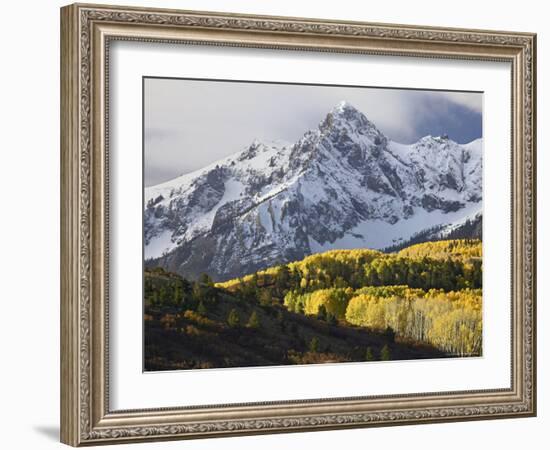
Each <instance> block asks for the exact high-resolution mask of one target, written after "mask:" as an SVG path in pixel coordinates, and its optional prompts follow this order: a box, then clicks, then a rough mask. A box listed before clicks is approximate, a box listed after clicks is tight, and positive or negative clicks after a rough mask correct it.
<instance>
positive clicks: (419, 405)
mask: <svg viewBox="0 0 550 450" xmlns="http://www.w3.org/2000/svg"><path fill="white" fill-rule="evenodd" d="M61 44H62V46H61V59H62V64H61V69H62V70H61V90H62V98H61V107H62V108H61V110H62V117H61V119H62V120H61V127H62V129H61V138H62V139H61V164H62V166H61V169H62V170H61V171H62V175H61V176H62V192H61V197H62V198H61V204H62V211H61V224H62V231H61V232H62V248H61V256H62V258H61V262H62V271H61V273H62V279H61V293H62V298H61V311H62V320H61V322H62V324H61V326H62V329H61V355H62V361H61V366H62V374H61V402H62V408H61V409H62V412H61V440H62V442H64V443H66V444H70V445H73V446H79V445H90V444H108V443H122V442H134V441H135V442H137V441H144V440H160V439H185V438H200V437H215V436H229V435H239V434H240V435H243V434H259V433H275V432H296V431H313V430H326V429H336V428H346V427H347V428H351V427H367V426H382V425H399V424H420V423H427V422H441V421H458V420H474V419H494V418H504V417H528V416H533V415H535V414H536V380H535V375H536V367H535V364H536V352H535V322H536V318H535V298H536V295H535V276H536V273H535V259H536V258H535V243H536V241H535V237H536V215H535V178H536V177H535V146H536V129H535V126H536V122H535V87H536V74H535V68H536V60H535V57H536V36H535V35H534V34H530V33H516V32H514V33H511V32H503V31H485V30H465V29H443V28H431V27H421V26H405V25H385V24H372V23H359V22H346V23H343V22H335V21H327V20H315V19H297V18H284V17H263V16H262V17H259V16H248V15H239V14H227V13H223V14H222V13H209V12H208V13H207V12H195V11H174V10H161V9H160V10H159V9H143V8H130V7H111V6H95V5H81V4H78V5H71V6H67V7H64V8H62V9H61Z"/></svg>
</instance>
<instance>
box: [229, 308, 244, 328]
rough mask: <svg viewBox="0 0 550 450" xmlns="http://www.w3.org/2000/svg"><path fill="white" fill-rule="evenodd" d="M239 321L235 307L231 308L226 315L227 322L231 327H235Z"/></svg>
mask: <svg viewBox="0 0 550 450" xmlns="http://www.w3.org/2000/svg"><path fill="white" fill-rule="evenodd" d="M240 321H241V320H240V318H239V314H238V313H237V310H236V309H232V310H231V311H229V315H228V316H227V324H228V325H229V326H230V327H231V328H237V327H238V326H239V323H240Z"/></svg>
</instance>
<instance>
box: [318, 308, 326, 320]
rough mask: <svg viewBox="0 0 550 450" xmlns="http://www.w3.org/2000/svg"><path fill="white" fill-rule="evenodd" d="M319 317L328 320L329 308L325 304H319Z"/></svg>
mask: <svg viewBox="0 0 550 450" xmlns="http://www.w3.org/2000/svg"><path fill="white" fill-rule="evenodd" d="M317 319H318V320H327V308H326V307H325V305H321V306H319V309H318V311H317Z"/></svg>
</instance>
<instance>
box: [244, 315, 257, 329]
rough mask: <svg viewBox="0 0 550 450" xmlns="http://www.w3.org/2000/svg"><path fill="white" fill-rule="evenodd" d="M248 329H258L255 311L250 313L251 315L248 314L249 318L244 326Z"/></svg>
mask: <svg viewBox="0 0 550 450" xmlns="http://www.w3.org/2000/svg"><path fill="white" fill-rule="evenodd" d="M246 326H247V327H248V328H259V327H260V319H259V317H258V314H256V311H252V314H250V318H249V319H248V323H247V324H246Z"/></svg>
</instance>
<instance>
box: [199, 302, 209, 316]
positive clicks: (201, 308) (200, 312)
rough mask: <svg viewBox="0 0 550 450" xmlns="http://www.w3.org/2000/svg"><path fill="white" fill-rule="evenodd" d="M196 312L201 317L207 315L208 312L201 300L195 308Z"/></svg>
mask: <svg viewBox="0 0 550 450" xmlns="http://www.w3.org/2000/svg"><path fill="white" fill-rule="evenodd" d="M197 312H198V313H199V314H200V315H201V316H205V315H206V314H207V313H208V310H207V309H206V306H205V305H204V302H203V301H202V300H201V301H200V302H199V306H197Z"/></svg>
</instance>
